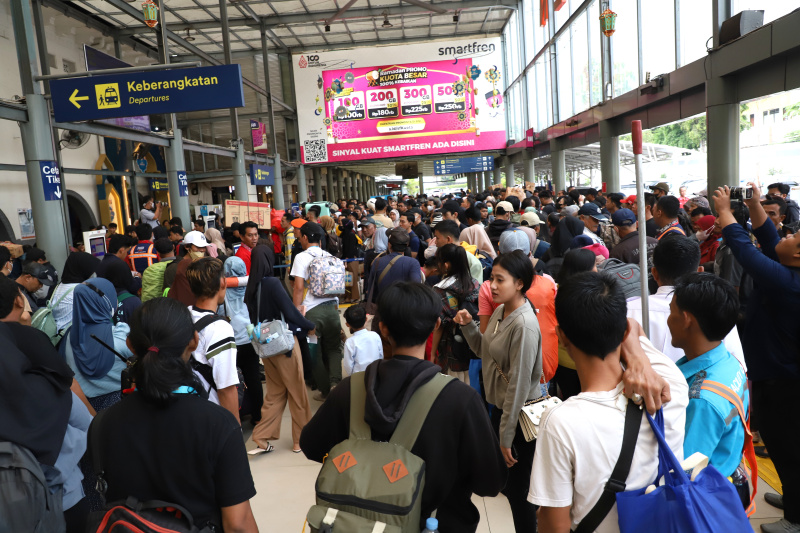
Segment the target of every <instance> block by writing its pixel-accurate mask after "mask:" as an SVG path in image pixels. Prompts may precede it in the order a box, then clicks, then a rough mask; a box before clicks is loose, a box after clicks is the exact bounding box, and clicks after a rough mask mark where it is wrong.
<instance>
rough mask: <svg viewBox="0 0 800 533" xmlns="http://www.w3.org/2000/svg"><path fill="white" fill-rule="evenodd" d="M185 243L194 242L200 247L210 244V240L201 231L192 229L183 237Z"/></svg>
mask: <svg viewBox="0 0 800 533" xmlns="http://www.w3.org/2000/svg"><path fill="white" fill-rule="evenodd" d="M183 244H185V245H187V246H188V245H189V244H194V245H195V246H197V247H198V248H205V247H206V246H208V241H207V240H206V236H205V235H203V234H202V233H200V232H199V231H190V232H189V233H187V234H186V236H185V237H184V238H183Z"/></svg>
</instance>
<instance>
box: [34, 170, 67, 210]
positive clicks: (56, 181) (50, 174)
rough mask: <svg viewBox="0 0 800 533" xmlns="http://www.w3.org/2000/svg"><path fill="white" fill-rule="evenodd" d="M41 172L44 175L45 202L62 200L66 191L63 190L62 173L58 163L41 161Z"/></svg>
mask: <svg viewBox="0 0 800 533" xmlns="http://www.w3.org/2000/svg"><path fill="white" fill-rule="evenodd" d="M39 170H40V171H41V173H42V187H43V188H44V199H45V201H48V202H49V201H52V200H61V195H62V194H63V193H64V191H62V190H61V172H60V171H59V170H58V163H56V162H55V161H39Z"/></svg>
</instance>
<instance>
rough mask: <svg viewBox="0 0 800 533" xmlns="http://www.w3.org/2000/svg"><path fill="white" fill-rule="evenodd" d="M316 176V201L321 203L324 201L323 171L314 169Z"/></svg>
mask: <svg viewBox="0 0 800 533" xmlns="http://www.w3.org/2000/svg"><path fill="white" fill-rule="evenodd" d="M312 173H313V175H314V201H315V202H321V201H322V169H321V168H319V167H314V169H313V170H312Z"/></svg>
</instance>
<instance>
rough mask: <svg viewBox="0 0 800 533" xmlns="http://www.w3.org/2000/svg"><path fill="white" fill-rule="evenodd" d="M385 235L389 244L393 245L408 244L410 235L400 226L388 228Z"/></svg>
mask: <svg viewBox="0 0 800 533" xmlns="http://www.w3.org/2000/svg"><path fill="white" fill-rule="evenodd" d="M386 236H387V237H388V238H389V244H391V245H393V246H408V243H409V242H411V236H409V234H408V232H406V230H404V229H403V228H400V227H397V228H391V229H389V230H388V231H387V232H386Z"/></svg>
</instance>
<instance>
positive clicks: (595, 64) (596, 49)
mask: <svg viewBox="0 0 800 533" xmlns="http://www.w3.org/2000/svg"><path fill="white" fill-rule="evenodd" d="M588 17H589V20H588V24H589V64H590V65H591V69H590V70H591V79H590V80H589V81H590V83H591V98H590V100H589V101H590V106H594V105H597V104H599V103H600V102H602V101H603V53H602V48H601V47H602V41H601V40H600V39H601V38H602V39H606V36H605V35H603V34H602V33H600V2H599V1H598V2H594V3H592V5H590V6H589V11H588Z"/></svg>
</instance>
